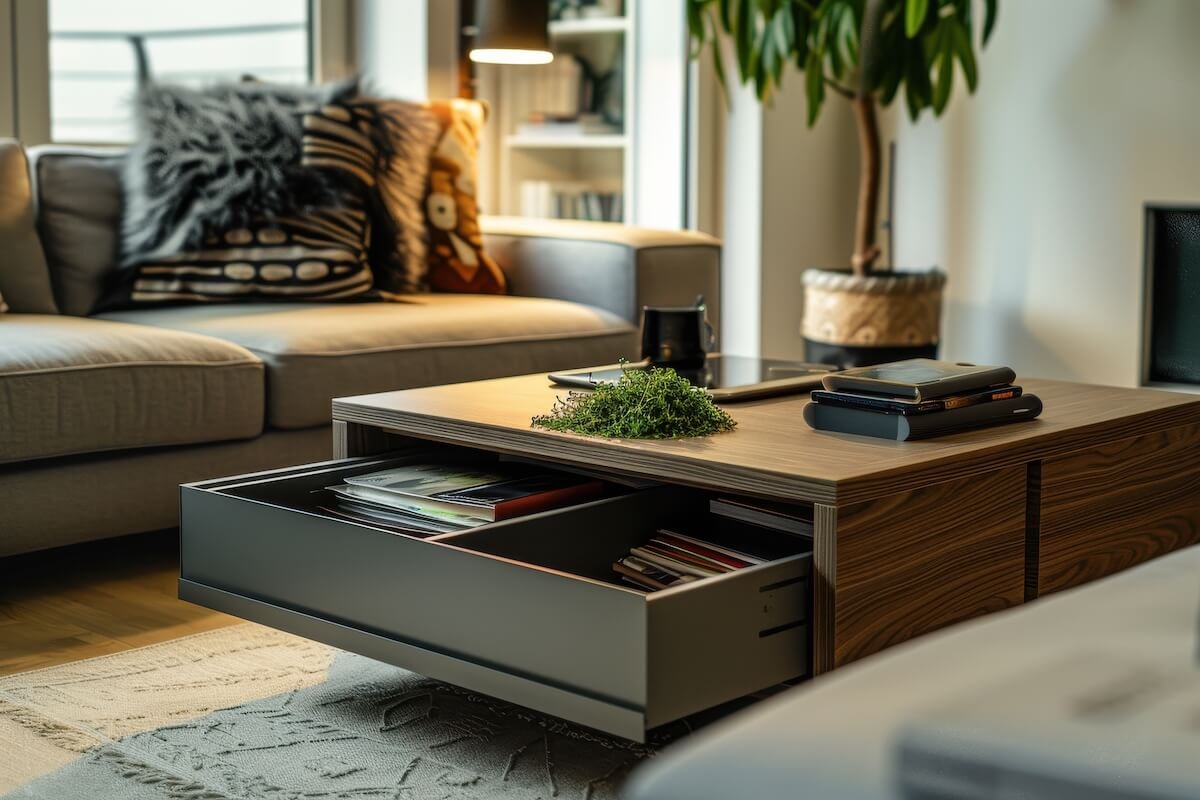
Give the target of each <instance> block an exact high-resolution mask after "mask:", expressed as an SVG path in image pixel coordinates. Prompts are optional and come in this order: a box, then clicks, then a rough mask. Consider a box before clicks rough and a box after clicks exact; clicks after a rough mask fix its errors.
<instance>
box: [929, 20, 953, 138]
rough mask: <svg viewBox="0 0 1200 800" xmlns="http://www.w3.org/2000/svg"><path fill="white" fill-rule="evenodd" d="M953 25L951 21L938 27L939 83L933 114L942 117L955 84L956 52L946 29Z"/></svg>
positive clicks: (934, 88) (935, 93) (946, 21)
mask: <svg viewBox="0 0 1200 800" xmlns="http://www.w3.org/2000/svg"><path fill="white" fill-rule="evenodd" d="M948 24H951V23H950V22H949V20H943V22H942V23H941V24H939V25H938V32H937V34H936V35H937V38H938V40H939V42H938V57H937V81H936V82H935V83H934V85H933V98H932V99H933V113H934V114H937V115H939V116H940V115H941V113H942V111H944V110H945V109H946V103H948V102H949V101H950V89H951V86H952V84H953V83H954V50H953V41H952V39H951V37H950V35H949V34H948V33H946V32H945V30H944V28H946V26H947V25H948Z"/></svg>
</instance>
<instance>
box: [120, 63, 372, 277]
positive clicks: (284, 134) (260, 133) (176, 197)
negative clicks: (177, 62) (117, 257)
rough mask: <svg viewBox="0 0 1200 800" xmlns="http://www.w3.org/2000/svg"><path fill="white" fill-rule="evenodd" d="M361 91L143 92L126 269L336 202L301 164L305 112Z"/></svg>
mask: <svg viewBox="0 0 1200 800" xmlns="http://www.w3.org/2000/svg"><path fill="white" fill-rule="evenodd" d="M356 91H357V81H353V80H352V81H346V82H343V83H338V84H330V85H327V86H318V87H312V88H308V87H296V88H293V87H283V86H275V85H270V84H261V83H240V84H233V85H222V86H214V87H212V88H208V89H199V90H197V89H188V88H184V87H180V86H166V85H159V84H153V83H152V84H147V85H146V86H143V87H142V88H141V90H140V91H139V93H138V98H137V103H136V106H137V108H136V111H137V118H138V119H137V121H138V141H137V143H136V144H135V145H134V146H133V148H132V149H131V150H130V152H129V157H128V158H127V159H126V162H125V170H124V174H123V175H122V183H123V185H124V190H125V206H124V212H123V216H122V222H121V264H122V265H123V266H129V265H132V264H135V263H138V262H142V261H145V260H147V259H154V258H160V257H163V256H170V255H174V254H176V253H179V252H181V251H184V250H187V249H190V248H195V247H198V246H199V245H201V244H202V243H203V242H204V241H205V239H206V238H209V237H212V236H220V235H222V234H223V233H224V232H225V231H228V230H231V229H236V228H245V227H247V226H249V225H251V224H261V223H262V222H263V221H268V222H269V221H271V220H274V219H278V218H283V217H289V216H297V215H301V214H304V213H306V212H308V211H310V210H312V209H314V208H317V207H320V206H327V205H330V204H331V202H335V198H334V196H333V194H332V192H333V190H332V189H331V188H330V187H328V186H327V185H325V183H324V182H323V181H322V179H321V177H320V176H319V174H317V173H314V172H313V171H311V170H306V169H304V168H303V167H302V166H301V164H300V151H301V137H302V134H303V129H302V125H301V118H302V112H303V111H305V110H306V109H308V108H315V107H319V106H321V105H324V104H325V103H328V102H331V101H333V100H337V99H340V98H343V97H347V96H350V95H353V94H354V93H355V92H356Z"/></svg>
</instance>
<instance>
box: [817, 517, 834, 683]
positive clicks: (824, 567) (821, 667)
mask: <svg viewBox="0 0 1200 800" xmlns="http://www.w3.org/2000/svg"><path fill="white" fill-rule="evenodd" d="M837 520H838V510H837V508H836V507H834V506H827V505H822V504H820V503H818V504H817V505H815V506H814V507H813V568H812V637H813V650H812V653H813V657H812V662H813V663H812V666H813V674H814V675H820V674H822V673H825V672H829V670H831V669H833V667H834V647H835V645H836V642H837V624H836V618H835V612H836V606H837V579H838V573H837V552H838V551H837V535H838V531H837Z"/></svg>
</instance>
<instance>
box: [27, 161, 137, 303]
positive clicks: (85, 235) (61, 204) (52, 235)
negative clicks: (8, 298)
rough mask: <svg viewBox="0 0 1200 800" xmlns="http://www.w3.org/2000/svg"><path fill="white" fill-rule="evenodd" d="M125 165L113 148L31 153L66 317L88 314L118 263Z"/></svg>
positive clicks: (39, 210) (37, 205)
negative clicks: (67, 315) (122, 170)
mask: <svg viewBox="0 0 1200 800" xmlns="http://www.w3.org/2000/svg"><path fill="white" fill-rule="evenodd" d="M123 162H124V151H123V150H119V149H115V148H98V147H71V146H65V145H40V146H38V147H32V148H30V149H29V167H30V174H31V176H32V179H33V203H34V212H35V214H36V218H37V230H38V233H39V234H40V236H41V240H42V247H43V249H44V250H45V253H46V262H47V264H48V265H49V269H50V280H51V283H52V284H53V287H54V296H55V298H56V300H57V302H58V308H59V310H60V311H61V312H62V313H64V314H74V315H76V316H83V315H86V314H87V313H88V312H90V311H91V310H92V308H93V307H95V305H96V302H97V301H98V300H99V299H100V296H101V294H102V293H103V291H104V282H105V278H106V276H107V275H108V274H109V273H110V272H111V271H112V269H113V267H114V266H115V265H116V260H117V244H118V233H119V231H120V226H121V203H122V194H121V178H120V170H121V166H122V164H123Z"/></svg>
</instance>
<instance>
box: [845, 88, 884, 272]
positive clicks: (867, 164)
mask: <svg viewBox="0 0 1200 800" xmlns="http://www.w3.org/2000/svg"><path fill="white" fill-rule="evenodd" d="M851 103H852V105H853V106H854V121H855V122H856V123H858V150H859V159H858V160H859V173H858V213H857V215H856V217H855V224H854V254H853V255H852V256H851V257H850V266H851V267H853V268H854V274H855V275H866V274H867V273H868V272H870V271H871V267H872V266H873V265H874V264H875V260H876V259H877V258H879V247H878V246H877V245H876V244H875V229H876V226H875V213H876V210H877V208H878V206H879V176H880V163H879V122H878V120H877V119H876V118H875V98H874V97H873V96H872V95H870V94H865V95H864V94H860V95H856V96H855V97H854V99H853V100H852V101H851Z"/></svg>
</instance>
